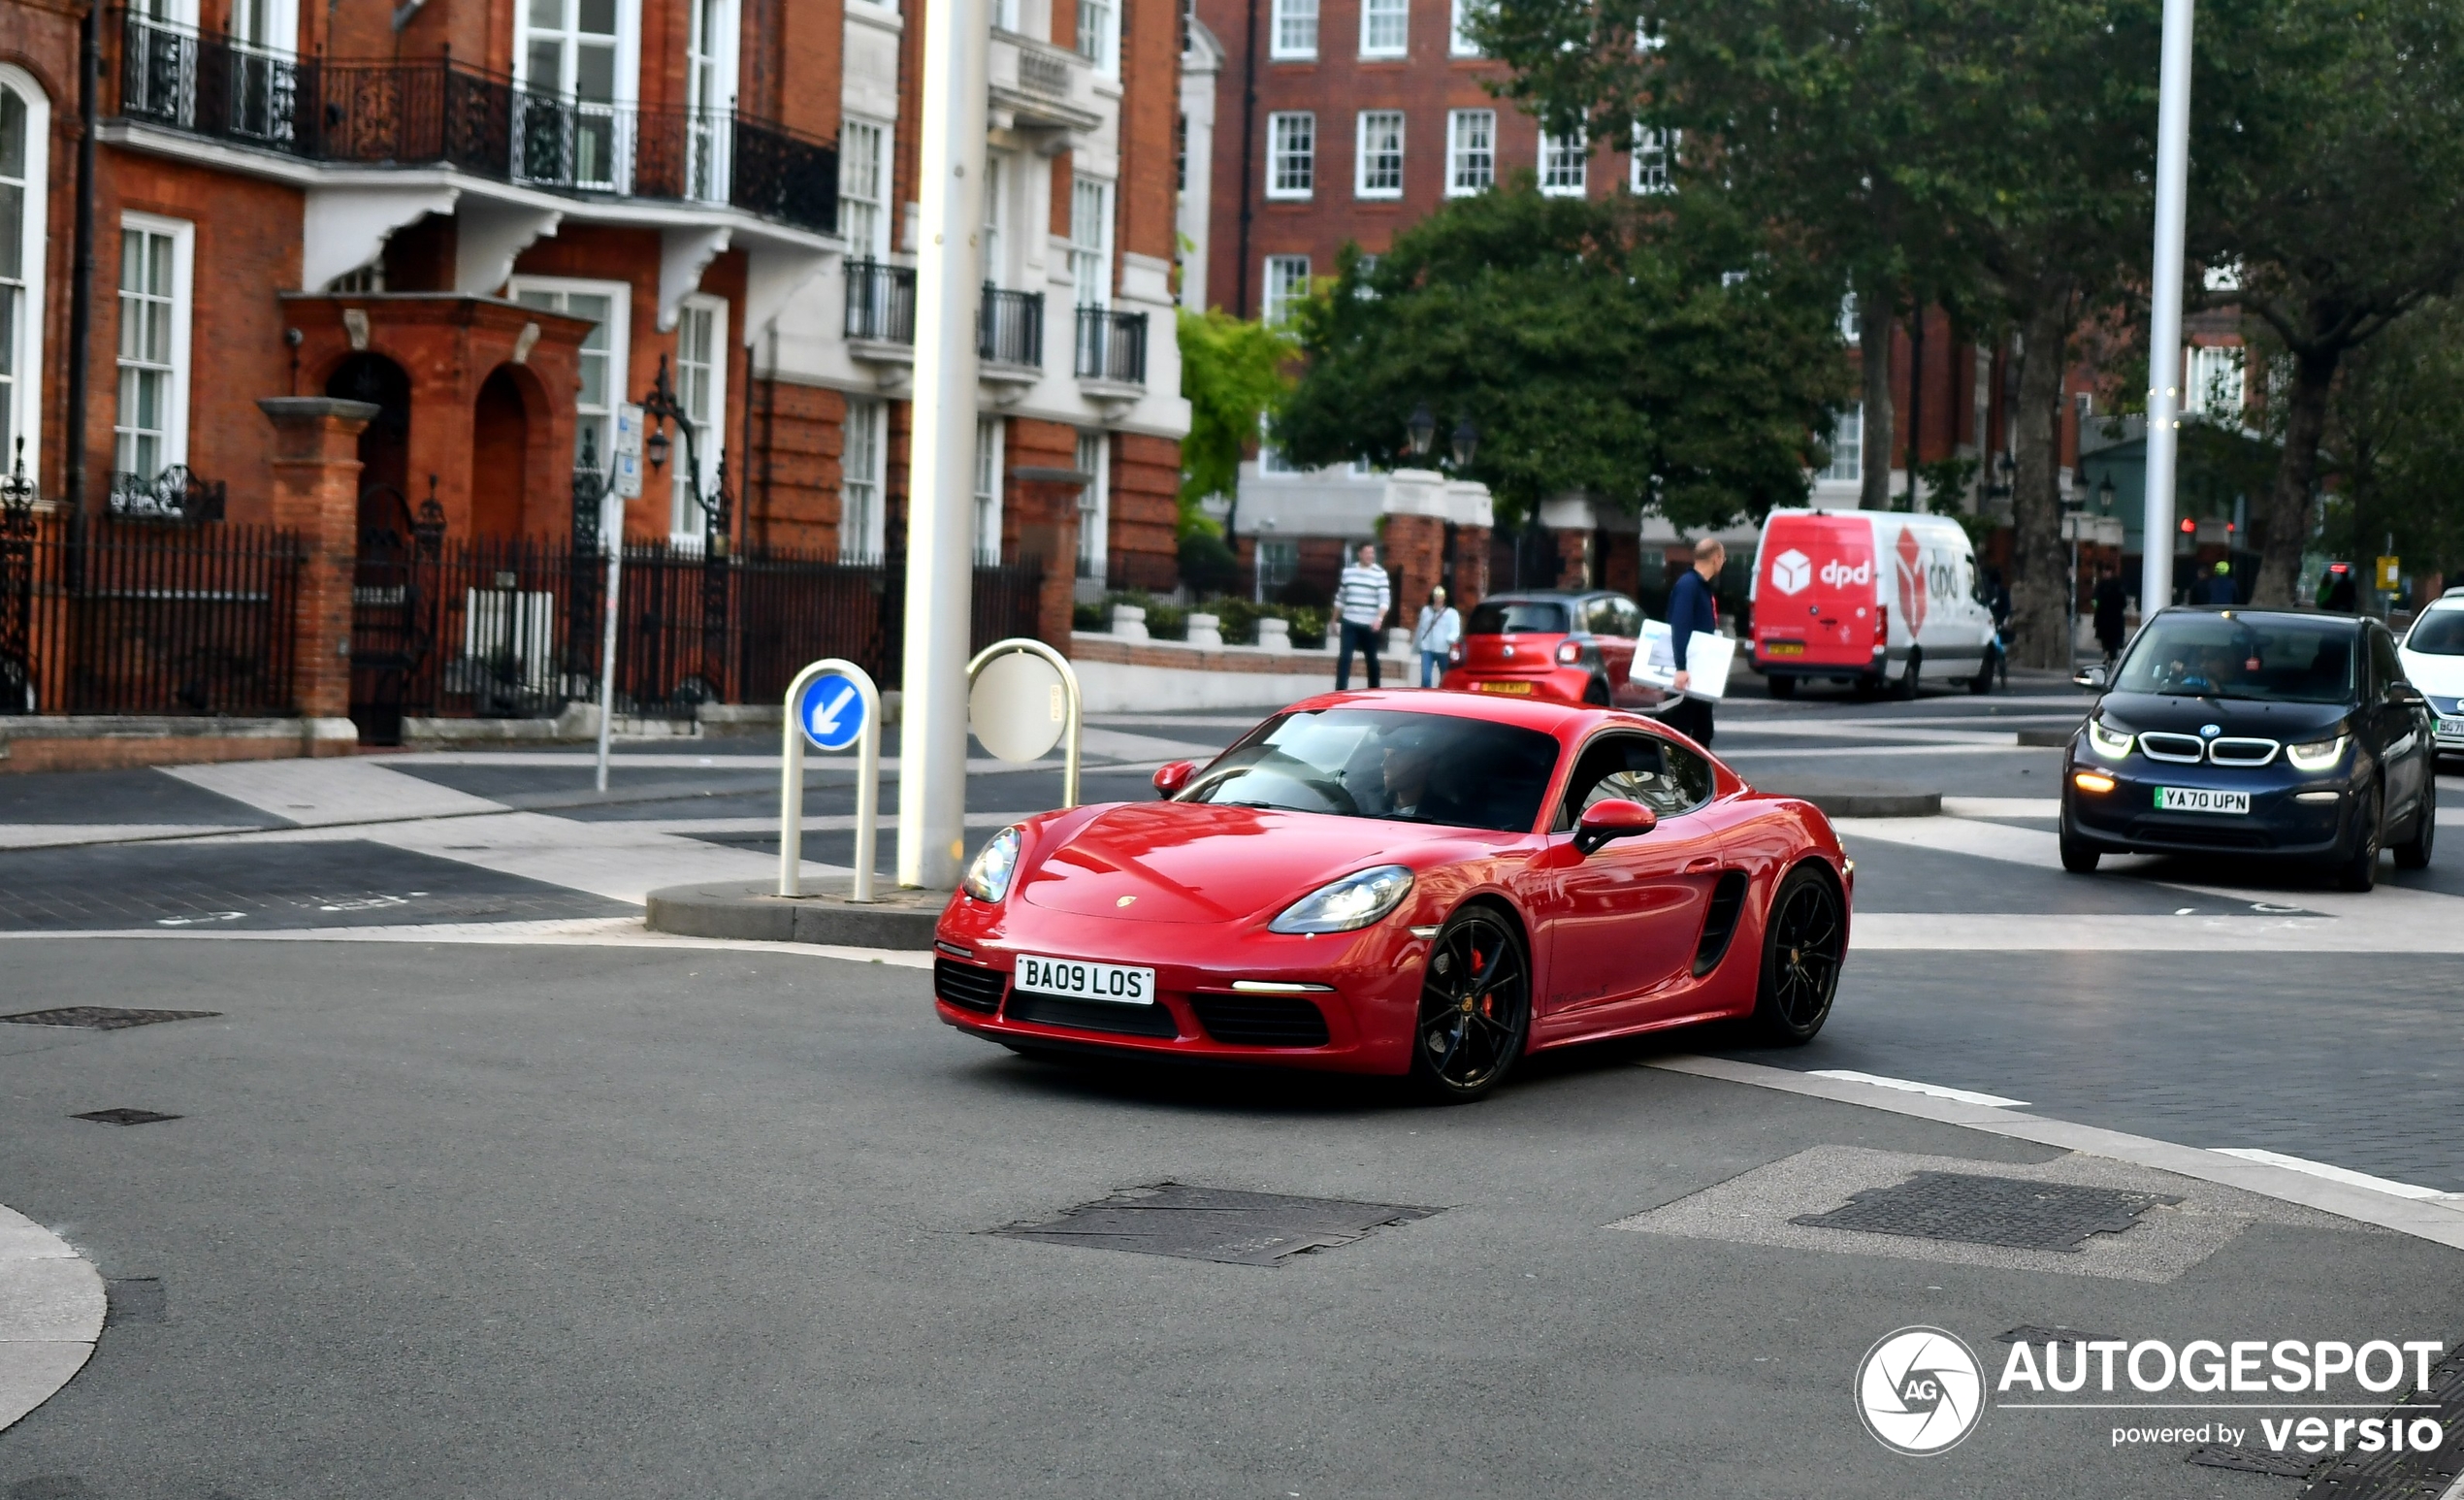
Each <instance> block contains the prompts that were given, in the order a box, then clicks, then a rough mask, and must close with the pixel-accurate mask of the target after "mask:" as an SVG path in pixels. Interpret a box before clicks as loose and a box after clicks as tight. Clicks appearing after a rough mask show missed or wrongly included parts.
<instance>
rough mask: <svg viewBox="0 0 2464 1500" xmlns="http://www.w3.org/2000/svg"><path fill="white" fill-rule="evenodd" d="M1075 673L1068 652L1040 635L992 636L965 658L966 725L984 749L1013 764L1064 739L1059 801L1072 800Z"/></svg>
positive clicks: (1070, 803)
mask: <svg viewBox="0 0 2464 1500" xmlns="http://www.w3.org/2000/svg"><path fill="white" fill-rule="evenodd" d="M1083 717H1084V715H1083V714H1082V712H1081V710H1080V705H1079V697H1078V673H1077V672H1076V671H1074V670H1072V669H1071V668H1070V665H1069V658H1068V657H1065V656H1063V655H1061V654H1060V653H1059V652H1058V651H1055V650H1054V649H1053V648H1052V647H1051V646H1048V645H1046V644H1045V643H1044V642H1042V641H1040V640H1035V639H1032V638H1030V637H1028V636H1012V637H1011V638H1009V639H1008V640H996V641H994V642H992V644H990V645H989V646H987V647H985V648H984V649H983V650H981V651H979V652H977V653H976V654H975V660H974V661H972V662H969V663H968V664H967V728H969V729H970V730H973V731H974V732H975V737H976V739H977V740H978V741H979V742H981V743H982V744H983V746H984V748H985V749H987V750H989V751H990V752H992V754H993V755H994V756H996V757H998V758H999V759H1001V760H1004V761H1008V762H1009V763H1011V764H1012V765H1014V766H1023V765H1026V764H1028V763H1030V762H1034V761H1040V760H1042V759H1044V757H1045V756H1047V755H1050V754H1051V753H1052V750H1053V747H1054V745H1056V744H1060V743H1062V741H1063V740H1064V738H1066V740H1067V741H1068V748H1069V754H1068V758H1067V759H1066V760H1065V761H1064V762H1063V763H1062V766H1061V805H1062V806H1064V807H1075V806H1077V805H1078V756H1079V740H1080V738H1081V735H1080V724H1081V720H1082V718H1083Z"/></svg>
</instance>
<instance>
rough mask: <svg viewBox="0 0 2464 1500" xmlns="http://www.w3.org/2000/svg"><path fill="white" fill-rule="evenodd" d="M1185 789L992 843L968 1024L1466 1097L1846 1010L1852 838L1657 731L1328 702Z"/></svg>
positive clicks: (1162, 776)
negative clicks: (1654, 1045) (1534, 1067)
mask: <svg viewBox="0 0 2464 1500" xmlns="http://www.w3.org/2000/svg"><path fill="white" fill-rule="evenodd" d="M1155 787H1156V789H1157V791H1158V792H1160V793H1161V794H1162V795H1163V799H1162V800H1159V801H1154V802H1113V803H1104V804H1098V805H1092V806H1085V807H1073V808H1070V809H1068V810H1066V811H1062V812H1050V813H1043V814H1039V815H1037V816H1035V817H1031V818H1027V819H1025V820H1023V821H1022V822H1020V823H1019V824H1017V825H1015V826H1013V827H1011V828H1007V829H1004V830H1002V831H1001V832H999V833H996V834H994V835H993V836H992V838H991V839H990V840H989V841H988V842H987V843H986V844H985V846H984V848H983V850H982V851H981V852H980V853H979V854H978V855H977V857H976V860H975V862H974V864H973V865H972V866H971V867H970V868H969V869H968V871H967V874H966V878H965V881H964V882H963V884H962V887H961V889H960V891H959V892H958V894H957V895H956V896H954V897H951V900H950V905H949V907H948V909H947V910H946V911H944V912H943V913H942V917H941V922H940V926H939V928H938V929H937V932H936V938H937V941H936V942H935V945H934V946H935V948H936V949H937V950H938V952H937V954H936V959H935V962H934V967H933V990H934V995H935V1004H936V1009H937V1011H938V1013H939V1015H940V1016H941V1019H942V1020H944V1021H946V1022H948V1023H949V1024H950V1025H952V1026H955V1027H960V1028H962V1029H965V1030H968V1031H972V1032H974V1033H975V1034H977V1035H979V1036H983V1037H986V1038H989V1039H990V1040H992V1041H996V1042H1000V1043H1002V1044H1003V1045H1005V1046H1008V1047H1011V1048H1013V1049H1015V1050H1017V1051H1020V1052H1022V1053H1027V1054H1030V1055H1035V1054H1050V1053H1057V1052H1070V1051H1077V1052H1086V1051H1088V1050H1097V1051H1104V1052H1111V1053H1114V1054H1131V1055H1145V1056H1149V1057H1173V1058H1183V1059H1190V1060H1214V1061H1240V1062H1264V1063H1277V1064H1281V1065H1285V1066H1297V1067H1313V1068H1331V1069H1343V1070H1348V1071H1353V1072H1362V1073H1386V1074H1409V1075H1410V1077H1411V1078H1412V1079H1413V1080H1414V1081H1415V1082H1416V1083H1417V1084H1418V1085H1420V1086H1421V1087H1422V1088H1423V1090H1425V1091H1426V1092H1428V1093H1430V1094H1432V1095H1434V1096H1436V1097H1438V1098H1441V1099H1448V1100H1466V1099H1474V1098H1477V1097H1479V1096H1480V1095H1482V1094H1484V1093H1486V1092H1489V1091H1490V1090H1491V1089H1493V1088H1495V1087H1496V1086H1497V1084H1498V1081H1499V1080H1500V1079H1502V1078H1504V1077H1505V1076H1506V1075H1507V1073H1508V1070H1509V1069H1511V1068H1512V1067H1513V1065H1514V1062H1515V1060H1517V1059H1518V1058H1520V1057H1522V1056H1523V1055H1524V1054H1525V1053H1527V1052H1534V1051H1538V1050H1540V1049H1541V1048H1547V1047H1562V1046H1566V1045H1568V1044H1570V1043H1574V1042H1585V1041H1593V1040H1597V1039H1600V1038H1603V1037H1609V1036H1617V1035H1623V1034H1626V1033H1630V1032H1636V1031H1645V1030H1653V1029H1657V1028H1659V1027H1675V1026H1684V1025H1688V1024H1690V1023H1695V1022H1702V1021H1710V1020H1714V1019H1718V1018H1723V1017H1735V1018H1743V1019H1746V1020H1748V1021H1750V1023H1751V1025H1752V1026H1753V1027H1754V1029H1755V1030H1756V1031H1757V1032H1758V1033H1759V1034H1760V1036H1761V1037H1762V1038H1763V1039H1765V1040H1767V1041H1769V1042H1774V1043H1780V1044H1790V1043H1800V1042H1804V1041H1807V1040H1809V1039H1811V1038H1812V1037H1813V1035H1814V1033H1815V1032H1816V1031H1818V1030H1820V1029H1821V1028H1822V1025H1823V1022H1824V1020H1825V1018H1826V1017H1828V1016H1829V1014H1830V1012H1831V1002H1832V992H1833V991H1834V990H1835V989H1836V987H1837V985H1838V981H1839V965H1840V961H1841V960H1842V958H1843V957H1845V955H1846V953H1847V950H1848V906H1849V897H1850V894H1851V891H1852V889H1853V885H1852V869H1853V866H1852V865H1851V864H1849V862H1848V861H1847V860H1846V859H1845V858H1843V857H1842V855H1841V852H1840V846H1839V840H1838V838H1837V836H1836V835H1835V834H1834V833H1833V832H1832V827H1831V824H1830V821H1829V820H1828V819H1826V818H1825V817H1824V816H1823V815H1822V813H1821V812H1819V811H1818V810H1816V809H1815V808H1814V807H1813V806H1812V805H1811V804H1809V803H1806V802H1803V801H1799V800H1797V799H1793V798H1787V797H1776V796H1770V795H1767V794H1763V793H1758V792H1755V791H1753V790H1752V789H1751V788H1749V787H1747V786H1746V785H1745V784H1744V783H1743V782H1742V781H1740V780H1739V779H1737V777H1736V775H1735V772H1733V771H1731V770H1730V769H1729V768H1728V766H1724V765H1722V764H1721V763H1720V762H1719V761H1717V760H1715V759H1713V758H1712V757H1711V756H1710V755H1708V754H1706V753H1705V752H1704V751H1702V749H1700V748H1699V747H1697V746H1696V745H1695V744H1694V743H1693V742H1692V741H1691V740H1688V739H1686V738H1684V737H1683V736H1681V735H1679V734H1674V733H1671V732H1670V731H1668V730H1666V729H1663V728H1662V727H1661V726H1659V725H1658V724H1655V723H1653V722H1652V721H1650V720H1648V719H1644V718H1642V717H1640V716H1638V715H1634V714H1628V713H1620V712H1617V711H1614V710H1611V709H1606V708H1596V707H1588V706H1584V705H1581V704H1554V703H1546V702H1526V701H1502V700H1498V699H1493V698H1483V697H1476V696H1474V695H1471V694H1465V693H1430V692H1406V693H1392V692H1389V693H1343V694H1329V695H1327V696H1325V697H1321V698H1313V699H1309V700H1306V701H1302V702H1299V703H1295V704H1294V705H1292V706H1291V707H1290V708H1287V709H1285V710H1283V711H1282V712H1281V713H1279V714H1276V715H1274V716H1273V717H1271V718H1269V719H1268V720H1266V722H1264V723H1263V724H1260V725H1259V726H1258V727H1257V728H1256V729H1254V730H1252V731H1250V732H1249V733H1248V734H1247V735H1245V736H1244V737H1243V738H1242V739H1241V740H1240V741H1239V742H1238V743H1236V744H1234V745H1233V746H1232V747H1231V748H1230V749H1229V750H1226V751H1224V752H1223V754H1221V755H1220V756H1217V757H1216V759H1215V761H1214V762H1213V763H1212V764H1210V765H1208V766H1206V767H1205V768H1204V769H1200V768H1198V767H1197V766H1194V765H1193V764H1191V763H1189V762H1185V761H1183V762H1179V763H1176V764H1174V765H1171V766H1165V767H1164V768H1163V769H1162V770H1160V771H1158V772H1156V774H1155Z"/></svg>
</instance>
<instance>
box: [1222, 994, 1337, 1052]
mask: <svg viewBox="0 0 2464 1500" xmlns="http://www.w3.org/2000/svg"><path fill="white" fill-rule="evenodd" d="M1189 1008H1190V1009H1191V1010H1193V1011H1196V1012H1197V1013H1198V1025H1200V1026H1202V1027H1206V1028H1207V1035H1209V1036H1212V1037H1214V1038H1215V1039H1216V1041H1218V1042H1228V1043H1230V1044H1232V1045H1233V1046H1236V1047H1323V1046H1325V1045H1326V1013H1325V1012H1324V1011H1321V1010H1319V1009H1318V1008H1317V1007H1316V1006H1315V1005H1313V1004H1311V1003H1310V1002H1309V1001H1307V1000H1304V999H1298V998H1291V997H1285V996H1280V995H1279V996H1274V997H1268V996H1264V995H1191V996H1190V997H1189Z"/></svg>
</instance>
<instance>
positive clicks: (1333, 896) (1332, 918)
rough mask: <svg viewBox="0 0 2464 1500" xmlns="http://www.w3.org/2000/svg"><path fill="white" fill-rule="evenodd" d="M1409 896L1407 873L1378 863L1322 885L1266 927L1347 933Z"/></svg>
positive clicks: (1368, 922)
mask: <svg viewBox="0 0 2464 1500" xmlns="http://www.w3.org/2000/svg"><path fill="white" fill-rule="evenodd" d="M1410 894H1411V871H1410V870H1408V869H1406V868H1404V867H1403V866H1402V865H1400V864H1380V865H1378V867H1377V868H1376V869H1365V870H1362V871H1360V872H1359V873H1358V874H1356V875H1345V877H1344V878H1343V879H1341V880H1338V881H1335V882H1333V883H1332V884H1329V885H1323V886H1320V887H1318V888H1317V889H1316V890H1314V891H1312V892H1311V893H1310V894H1309V895H1307V896H1304V897H1301V898H1300V899H1299V900H1297V901H1294V902H1293V903H1292V904H1291V905H1289V906H1286V907H1284V908H1283V915H1281V916H1280V917H1278V918H1276V919H1275V920H1274V921H1273V922H1270V923H1268V924H1267V927H1266V929H1267V930H1268V931H1270V932H1293V933H1299V932H1348V931H1350V930H1352V929H1354V928H1365V927H1367V926H1368V925H1369V924H1371V923H1372V922H1375V921H1377V920H1378V918H1380V917H1382V916H1384V915H1386V913H1388V912H1390V911H1392V910H1394V909H1395V907H1396V906H1397V905H1398V904H1400V903H1401V902H1402V900H1403V898H1404V897H1407V896H1409V895H1410Z"/></svg>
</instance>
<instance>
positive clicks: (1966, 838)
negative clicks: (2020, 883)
mask: <svg viewBox="0 0 2464 1500" xmlns="http://www.w3.org/2000/svg"><path fill="white" fill-rule="evenodd" d="M1831 826H1832V828H1834V829H1837V830H1838V831H1839V836H1840V837H1841V838H1843V839H1847V840H1851V841H1854V840H1857V839H1872V840H1874V841H1875V842H1877V843H1886V844H1906V845H1908V846H1909V847H1911V848H1916V849H1930V850H1932V851H1934V852H1935V853H1937V854H1964V855H1971V856H1974V857H1975V858H1977V859H1983V860H2002V861H2006V862H2008V863H2010V864H2033V865H2037V866H2039V867H2040V868H2044V867H2050V868H2055V869H2059V868H2060V867H2061V839H2060V838H2059V837H2058V836H2057V835H2056V834H2054V833H2053V832H2050V831H2049V830H2045V829H2023V828H2013V827H2012V826H2011V825H2009V824H2007V823H1980V822H1978V821H1976V820H1975V819H1972V818H1951V817H1937V818H1833V819H1832V820H1831Z"/></svg>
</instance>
